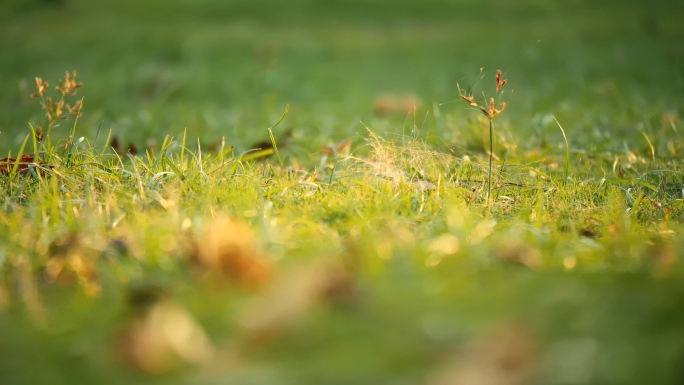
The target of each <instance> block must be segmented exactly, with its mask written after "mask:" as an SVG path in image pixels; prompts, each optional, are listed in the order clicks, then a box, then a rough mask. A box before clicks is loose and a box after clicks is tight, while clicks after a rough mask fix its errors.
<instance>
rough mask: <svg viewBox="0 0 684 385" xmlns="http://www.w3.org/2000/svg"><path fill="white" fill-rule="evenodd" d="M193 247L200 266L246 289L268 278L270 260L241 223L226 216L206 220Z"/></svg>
mask: <svg viewBox="0 0 684 385" xmlns="http://www.w3.org/2000/svg"><path fill="white" fill-rule="evenodd" d="M195 248H196V253H195V254H196V255H195V259H196V260H197V261H198V262H199V263H200V265H201V266H203V267H204V268H206V269H207V270H209V271H210V272H213V273H217V274H219V275H222V276H224V277H229V278H231V279H233V280H235V281H236V282H238V283H240V284H242V285H244V286H245V287H247V288H253V289H254V288H258V287H261V286H263V285H264V284H266V283H268V282H269V281H270V280H271V276H272V268H271V263H270V261H269V260H268V259H267V258H266V256H265V255H264V254H263V252H262V251H261V249H260V248H259V247H258V243H257V240H256V236H255V235H254V233H253V232H252V229H251V228H250V227H249V226H248V225H247V224H246V223H244V222H241V221H238V220H236V219H232V218H230V217H227V216H219V217H217V218H215V219H213V220H211V221H209V222H208V223H206V224H205V225H204V226H203V228H202V231H201V232H200V234H199V235H198V236H197V238H196V240H195Z"/></svg>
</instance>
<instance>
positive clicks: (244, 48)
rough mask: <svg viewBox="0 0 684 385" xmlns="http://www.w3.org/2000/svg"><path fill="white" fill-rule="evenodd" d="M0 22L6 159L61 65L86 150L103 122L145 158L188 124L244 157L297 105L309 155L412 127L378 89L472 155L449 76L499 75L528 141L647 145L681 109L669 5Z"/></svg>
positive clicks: (237, 8) (43, 9) (303, 149)
mask: <svg viewBox="0 0 684 385" xmlns="http://www.w3.org/2000/svg"><path fill="white" fill-rule="evenodd" d="M0 14H1V15H2V16H0V46H1V50H0V81H1V82H2V84H3V87H2V90H0V131H1V133H0V151H2V152H6V151H7V150H8V149H10V148H13V149H14V151H15V152H16V148H17V147H18V146H20V144H21V142H22V141H23V138H24V136H25V135H26V133H27V132H28V125H27V122H31V123H33V124H41V119H42V117H41V115H40V112H41V111H40V108H39V107H38V106H37V101H36V100H32V99H30V97H29V95H30V94H31V93H32V92H33V91H34V88H35V87H34V81H33V77H34V76H42V77H43V78H44V79H46V80H48V81H51V83H52V84H53V85H54V84H55V83H56V80H57V79H58V78H60V77H62V76H63V73H64V71H66V70H72V69H77V70H78V71H79V80H80V81H82V82H84V83H85V88H84V89H83V90H82V92H80V94H81V95H84V96H85V108H84V112H85V116H84V118H83V119H82V120H81V122H80V123H79V125H78V132H79V133H80V134H81V135H85V136H87V137H88V138H89V139H92V138H93V137H94V133H95V132H96V131H97V129H98V127H102V128H103V129H104V130H110V129H111V130H112V132H113V134H114V135H115V136H117V137H119V138H122V140H124V141H132V142H134V143H137V146H138V147H144V146H145V144H146V143H147V141H148V139H150V138H154V139H155V140H157V141H161V140H162V139H163V137H164V136H165V135H166V134H171V135H174V136H178V135H179V134H181V133H182V131H183V129H184V128H187V129H188V134H189V137H190V138H194V137H197V136H199V137H200V138H201V141H202V142H203V143H204V144H208V143H212V142H214V141H215V140H217V139H219V138H221V137H222V136H225V137H226V142H227V144H229V145H235V146H236V148H237V149H238V150H246V149H248V148H250V146H251V144H252V143H254V142H255V141H259V140H263V139H266V138H267V136H266V132H265V129H266V128H267V127H268V126H270V125H272V124H273V123H274V122H275V121H276V120H277V118H278V117H279V116H280V114H281V113H282V111H283V109H284V107H285V105H286V104H291V106H292V108H291V111H290V114H289V116H288V117H287V120H286V124H285V125H284V127H286V128H285V129H287V128H290V129H294V131H293V140H292V141H291V148H290V153H291V154H294V155H295V156H300V157H303V158H306V156H307V155H305V154H307V153H309V152H311V151H318V150H319V149H320V145H321V144H322V143H325V142H328V141H333V140H341V139H344V138H347V137H354V135H355V134H356V133H364V131H365V128H363V126H362V125H361V124H360V123H359V121H363V122H364V123H365V124H366V125H368V126H369V127H370V128H372V129H373V130H374V131H377V132H380V133H384V132H402V131H404V132H410V130H411V129H412V128H413V126H414V122H413V121H414V118H413V117H412V116H411V117H407V115H406V114H405V113H401V114H400V113H397V114H389V115H383V116H378V115H377V114H376V113H374V103H375V101H376V100H377V98H378V97H380V96H381V95H396V97H397V98H400V97H410V98H416V99H418V100H420V101H421V104H420V107H421V108H419V111H418V114H417V115H418V116H417V117H416V119H415V121H416V124H415V126H417V127H418V128H422V129H423V130H422V131H421V133H426V132H427V133H429V134H433V135H435V137H437V138H438V140H439V141H444V143H447V144H450V145H455V146H461V145H462V146H464V147H468V145H467V143H466V144H465V145H464V144H463V143H461V142H462V137H463V135H464V134H463V132H462V130H461V128H460V127H461V126H463V125H464V122H467V121H468V119H471V120H472V118H473V116H474V114H472V113H471V112H470V111H467V110H466V109H465V108H464V106H463V105H461V104H444V105H442V106H441V108H440V107H439V105H438V104H439V103H446V102H450V101H453V100H454V99H456V98H457V95H458V92H457V89H456V84H457V83H459V84H460V85H461V86H462V87H464V88H466V89H469V87H472V86H473V85H477V86H478V87H479V86H482V87H481V88H476V89H475V92H476V96H477V95H478V94H479V92H480V89H482V90H486V91H488V92H491V84H490V83H492V82H493V81H492V80H491V79H492V78H493V75H494V72H495V71H496V69H499V68H501V69H502V70H503V71H504V72H505V74H506V75H507V76H508V78H509V80H510V83H509V86H508V90H507V91H508V93H507V94H506V95H505V98H506V99H507V100H508V101H509V102H510V107H509V110H507V112H506V114H505V115H504V116H506V118H505V119H506V122H507V124H509V125H510V128H511V130H510V131H511V132H512V134H511V135H512V136H513V141H515V142H519V145H521V146H522V147H523V148H524V147H535V146H539V145H544V144H545V143H546V141H547V138H546V137H545V136H546V135H548V134H547V133H545V131H549V130H550V131H551V132H552V133H551V134H550V135H552V136H554V137H555V136H556V135H558V134H557V132H556V131H557V129H555V128H553V127H544V124H543V123H541V122H543V121H544V119H543V117H544V116H546V115H548V114H554V115H556V116H557V117H558V118H559V119H560V120H561V122H564V123H565V124H566V125H567V126H568V127H566V129H569V131H570V133H569V135H570V137H571V138H572V139H573V141H574V143H575V145H577V146H578V147H582V148H585V149H586V150H601V149H613V148H621V147H622V145H623V143H622V141H623V139H627V140H628V141H629V140H630V138H633V139H634V143H632V144H633V145H638V146H646V144H645V143H644V141H643V137H642V136H641V134H640V129H643V127H644V126H646V127H648V126H649V125H650V126H654V125H655V126H657V127H656V128H655V129H654V130H655V131H657V128H658V126H659V125H660V120H661V115H662V114H664V113H675V114H680V113H681V108H682V107H681V106H682V100H683V99H684V98H683V94H684V80H683V77H682V73H683V72H682V68H683V63H684V48H683V47H684V46H683V45H682V41H683V38H684V22H683V20H684V17H683V16H684V3H682V2H678V1H650V2H648V3H646V2H643V1H624V0H623V1H600V2H596V1H588V0H587V1H581V0H563V1H551V2H550V1H540V0H521V1H515V2H509V1H492V0H484V1H465V0H457V1H445V0H428V1H381V0H351V1H341V0H337V1H312V0H290V1H287V2H279V1H267V0H260V1H216V0H196V1H189V0H187V1H181V0H164V1H158V0H145V1H142V0H140V1H128V0H125V1H108V0H104V1H87V0H63V1H57V0H55V1H48V0H44V1H39V0H5V1H4V2H3V3H2V5H0ZM480 68H484V74H485V76H486V77H485V79H484V81H481V82H479V83H478V79H479V77H480ZM492 84H493V83H492ZM637 126H639V127H641V128H639V127H637ZM285 129H283V130H285ZM547 129H548V130H547ZM63 130H64V132H65V136H66V132H67V128H63ZM670 133H671V131H670ZM650 134H651V135H652V136H654V137H657V136H658V133H657V132H650ZM54 135H57V136H58V137H59V131H56V132H55V134H54ZM556 139H558V138H557V137H556ZM193 140H194V139H193Z"/></svg>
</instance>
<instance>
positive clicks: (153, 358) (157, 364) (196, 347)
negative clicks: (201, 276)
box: [115, 291, 214, 374]
mask: <svg viewBox="0 0 684 385" xmlns="http://www.w3.org/2000/svg"><path fill="white" fill-rule="evenodd" d="M130 302H131V303H130V305H131V307H132V310H133V312H132V315H131V319H129V320H128V322H127V323H126V324H125V325H124V326H123V327H122V329H121V330H120V331H119V333H118V334H117V335H116V340H115V348H116V351H117V353H118V355H119V357H120V358H121V359H122V360H123V361H124V362H126V363H127V364H129V365H131V366H133V367H134V368H136V369H138V370H140V371H143V372H145V373H149V374H164V373H168V372H170V371H172V370H174V369H177V368H179V367H181V366H182V365H184V364H191V365H206V364H207V363H209V362H210V361H211V360H212V359H213V357H214V348H213V347H212V345H211V342H210V341H209V338H208V337H207V335H206V333H205V332H204V330H203V329H202V327H201V326H200V325H199V324H198V323H197V322H196V321H195V319H194V317H193V316H192V315H191V314H190V313H189V312H188V311H186V310H185V309H183V308H182V307H181V306H180V305H178V304H177V303H176V302H174V301H173V300H172V299H170V298H167V297H166V296H163V295H162V294H160V293H158V292H149V291H136V292H133V293H132V295H131V298H130Z"/></svg>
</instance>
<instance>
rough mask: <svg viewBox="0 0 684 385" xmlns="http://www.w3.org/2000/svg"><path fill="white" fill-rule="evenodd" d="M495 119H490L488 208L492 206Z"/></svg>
mask: <svg viewBox="0 0 684 385" xmlns="http://www.w3.org/2000/svg"><path fill="white" fill-rule="evenodd" d="M493 120H494V119H489V183H488V186H487V206H488V207H490V208H491V206H492V156H493V154H494V135H493V131H494V128H493V124H492V121H493Z"/></svg>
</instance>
